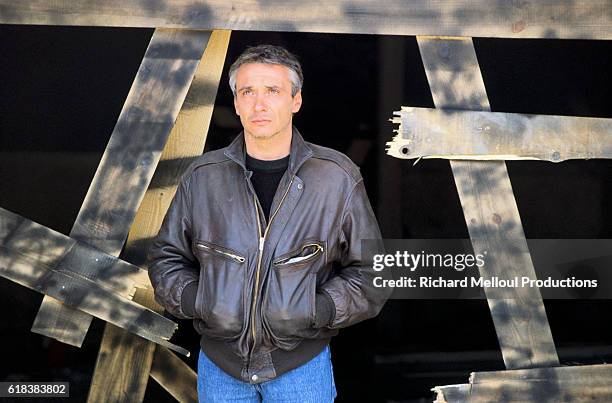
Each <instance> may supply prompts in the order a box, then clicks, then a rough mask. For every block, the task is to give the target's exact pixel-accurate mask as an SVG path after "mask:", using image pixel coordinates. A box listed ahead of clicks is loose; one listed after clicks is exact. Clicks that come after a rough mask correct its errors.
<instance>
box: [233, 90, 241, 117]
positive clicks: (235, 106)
mask: <svg viewBox="0 0 612 403" xmlns="http://www.w3.org/2000/svg"><path fill="white" fill-rule="evenodd" d="M234 111H236V115H238V116H240V113H238V102H236V96H235V95H234Z"/></svg>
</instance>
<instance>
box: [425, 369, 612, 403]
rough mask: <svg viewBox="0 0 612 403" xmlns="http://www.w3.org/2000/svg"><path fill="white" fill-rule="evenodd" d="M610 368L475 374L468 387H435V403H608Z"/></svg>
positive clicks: (611, 376) (609, 398) (611, 397)
mask: <svg viewBox="0 0 612 403" xmlns="http://www.w3.org/2000/svg"><path fill="white" fill-rule="evenodd" d="M610 379H612V365H583V366H568V367H555V368H534V369H528V370H514V371H493V372H475V373H473V374H472V376H471V377H470V383H469V384H463V385H449V386H442V387H436V388H434V389H432V390H434V391H435V392H436V393H437V399H436V402H448V403H454V402H468V401H469V402H483V403H484V402H493V401H494V402H551V403H552V402H555V403H556V402H560V401H564V402H570V401H571V402H609V401H611V400H612V384H611V383H610Z"/></svg>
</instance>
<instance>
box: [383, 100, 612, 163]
mask: <svg viewBox="0 0 612 403" xmlns="http://www.w3.org/2000/svg"><path fill="white" fill-rule="evenodd" d="M395 115H396V116H395V117H394V118H393V122H394V123H396V124H399V129H398V130H397V133H398V134H397V135H396V136H395V137H394V138H393V141H391V142H388V143H387V146H388V147H389V148H388V149H387V154H389V155H391V156H393V157H396V158H404V159H410V158H446V159H454V160H455V159H462V160H466V159H470V160H543V161H550V162H561V161H566V160H569V159H590V158H612V136H610V133H612V119H603V118H586V117H573V116H551V115H528V114H519V113H501V112H479V111H459V110H449V109H447V110H442V109H429V108H412V107H402V110H401V111H399V112H395Z"/></svg>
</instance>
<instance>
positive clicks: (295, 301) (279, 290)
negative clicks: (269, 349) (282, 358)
mask: <svg viewBox="0 0 612 403" xmlns="http://www.w3.org/2000/svg"><path fill="white" fill-rule="evenodd" d="M324 256H325V248H324V245H323V243H322V242H319V241H306V242H304V243H303V244H302V245H300V247H298V248H296V249H294V250H292V251H291V252H288V253H286V254H283V255H281V256H279V257H278V258H276V259H275V260H274V261H273V269H272V270H271V271H270V276H269V279H268V287H267V290H266V292H267V294H266V298H265V300H264V302H263V305H262V308H263V309H262V310H263V314H262V322H263V326H264V329H265V331H266V333H267V334H268V336H269V338H270V341H271V342H272V344H274V345H276V346H277V347H280V348H282V349H284V350H291V349H292V348H294V347H295V346H296V345H297V344H298V343H299V341H300V340H301V339H302V338H304V337H309V336H311V333H313V334H314V333H316V330H315V329H314V328H313V325H314V320H315V294H316V287H317V280H316V276H317V271H318V267H320V266H322V265H323V264H324V262H325V259H324Z"/></svg>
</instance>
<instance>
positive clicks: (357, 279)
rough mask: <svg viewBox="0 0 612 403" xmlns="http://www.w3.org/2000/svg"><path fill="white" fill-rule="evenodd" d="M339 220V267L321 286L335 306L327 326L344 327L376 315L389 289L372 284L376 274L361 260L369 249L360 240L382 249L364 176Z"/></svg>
mask: <svg viewBox="0 0 612 403" xmlns="http://www.w3.org/2000/svg"><path fill="white" fill-rule="evenodd" d="M341 220H342V221H341V230H340V248H341V251H342V257H341V261H340V264H341V268H340V269H339V271H338V274H337V275H336V276H335V277H332V278H331V279H330V280H328V281H327V282H325V283H324V284H323V285H322V286H321V289H320V292H323V293H326V294H327V295H328V296H329V297H330V298H331V300H332V301H333V303H334V306H335V310H334V314H333V315H332V318H331V321H330V322H329V325H328V327H329V328H342V327H347V326H350V325H352V324H355V323H357V322H361V321H362V320H365V319H368V318H371V317H374V316H376V315H378V312H379V311H380V310H381V309H382V307H383V305H384V303H385V302H386V300H387V299H388V298H389V296H390V294H391V291H392V290H391V289H388V288H377V287H374V284H373V279H374V277H376V276H378V275H379V274H378V273H377V272H375V271H374V270H373V269H372V266H371V264H368V263H367V262H366V261H362V259H363V255H364V254H365V255H367V254H368V253H371V252H372V251H368V253H366V251H364V250H362V247H363V245H362V240H368V245H371V246H372V247H373V249H375V250H382V239H381V235H380V230H379V228H378V223H377V222H376V217H375V216H374V212H373V211H372V207H371V206H370V202H369V200H368V196H367V194H366V190H365V186H364V184H363V179H360V180H359V181H358V182H357V183H356V184H355V186H354V187H353V190H352V191H351V194H350V195H349V197H348V199H347V201H346V205H345V207H344V211H343V213H342V218H341ZM368 248H369V247H368ZM362 252H363V253H362Z"/></svg>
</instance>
